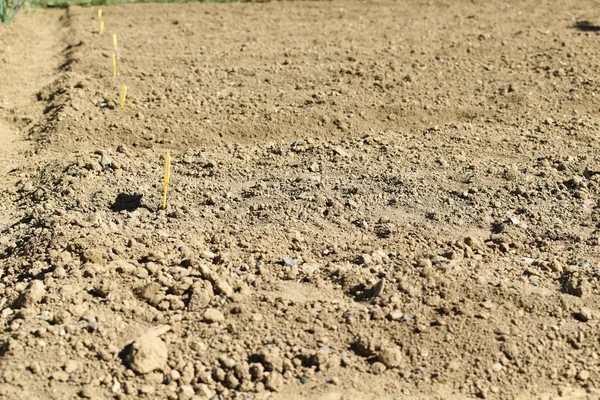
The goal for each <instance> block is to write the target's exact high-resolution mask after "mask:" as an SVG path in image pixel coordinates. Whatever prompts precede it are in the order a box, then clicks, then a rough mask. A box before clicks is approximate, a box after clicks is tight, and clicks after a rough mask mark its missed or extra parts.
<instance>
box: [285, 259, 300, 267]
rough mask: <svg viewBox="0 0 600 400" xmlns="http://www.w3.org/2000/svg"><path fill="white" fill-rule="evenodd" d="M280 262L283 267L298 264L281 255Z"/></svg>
mask: <svg viewBox="0 0 600 400" xmlns="http://www.w3.org/2000/svg"><path fill="white" fill-rule="evenodd" d="M281 262H282V264H283V265H284V266H285V267H295V266H296V265H298V262H297V261H296V260H294V259H292V258H290V257H283V258H282V259H281Z"/></svg>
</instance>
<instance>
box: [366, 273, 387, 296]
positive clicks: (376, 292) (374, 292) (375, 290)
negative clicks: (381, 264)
mask: <svg viewBox="0 0 600 400" xmlns="http://www.w3.org/2000/svg"><path fill="white" fill-rule="evenodd" d="M384 289H385V278H381V279H380V280H379V282H377V283H376V284H375V286H373V287H372V288H371V293H370V294H371V297H379V296H381V294H382V293H383V290H384Z"/></svg>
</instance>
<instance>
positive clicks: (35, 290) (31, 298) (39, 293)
mask: <svg viewBox="0 0 600 400" xmlns="http://www.w3.org/2000/svg"><path fill="white" fill-rule="evenodd" d="M45 295H46V286H45V285H44V282H42V281H41V280H34V281H31V283H29V285H28V286H27V289H25V291H24V292H23V293H21V295H20V296H19V298H18V299H17V302H16V303H17V304H16V306H17V308H27V307H30V306H32V305H34V304H36V303H39V302H40V301H41V300H42V298H43V297H44V296H45Z"/></svg>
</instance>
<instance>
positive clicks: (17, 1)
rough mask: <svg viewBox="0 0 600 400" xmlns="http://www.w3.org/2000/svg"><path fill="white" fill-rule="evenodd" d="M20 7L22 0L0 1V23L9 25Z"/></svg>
mask: <svg viewBox="0 0 600 400" xmlns="http://www.w3.org/2000/svg"><path fill="white" fill-rule="evenodd" d="M22 5H23V1H22V0H0V22H1V23H4V24H10V21H12V20H13V18H14V17H15V15H16V14H17V11H19V8H21V6H22Z"/></svg>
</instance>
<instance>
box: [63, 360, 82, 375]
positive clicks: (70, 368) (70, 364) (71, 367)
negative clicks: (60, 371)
mask: <svg viewBox="0 0 600 400" xmlns="http://www.w3.org/2000/svg"><path fill="white" fill-rule="evenodd" d="M78 369H79V363H78V362H77V361H75V360H69V361H67V362H66V363H65V366H64V370H65V372H66V373H69V374H72V373H73V372H75V371H77V370H78Z"/></svg>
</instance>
